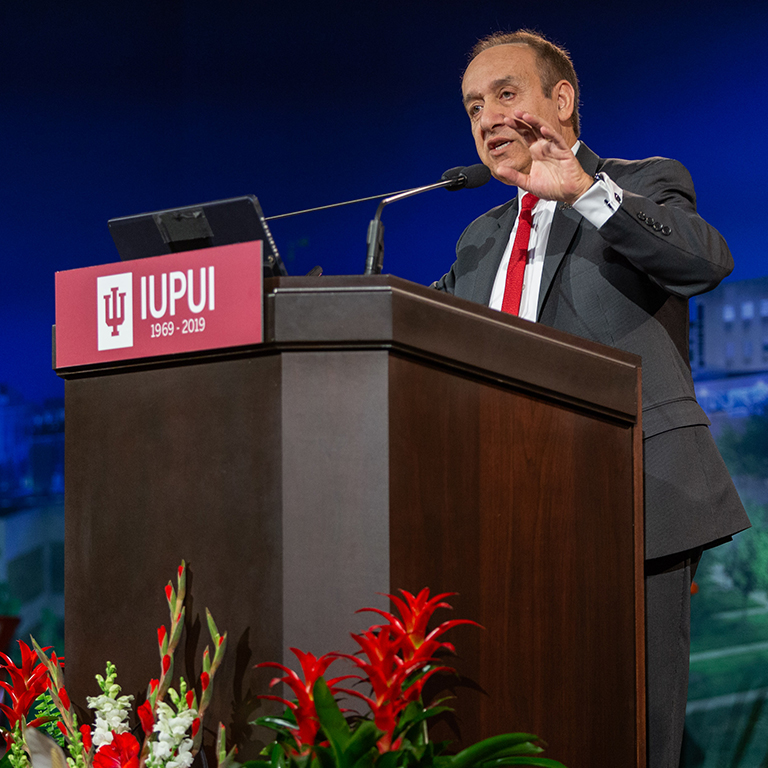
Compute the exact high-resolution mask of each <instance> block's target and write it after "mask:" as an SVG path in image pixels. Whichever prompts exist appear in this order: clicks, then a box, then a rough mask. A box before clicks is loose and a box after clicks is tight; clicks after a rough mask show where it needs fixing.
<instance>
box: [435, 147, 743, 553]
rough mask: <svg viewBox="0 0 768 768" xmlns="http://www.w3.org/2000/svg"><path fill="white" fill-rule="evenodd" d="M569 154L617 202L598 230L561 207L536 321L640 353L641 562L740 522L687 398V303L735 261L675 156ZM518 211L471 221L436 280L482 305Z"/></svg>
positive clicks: (699, 416) (724, 533)
mask: <svg viewBox="0 0 768 768" xmlns="http://www.w3.org/2000/svg"><path fill="white" fill-rule="evenodd" d="M577 157H578V159H579V161H580V162H581V165H582V166H583V168H584V170H585V171H586V172H587V173H588V174H590V175H593V174H595V173H596V172H599V171H604V172H605V173H606V174H608V176H610V177H611V179H612V180H613V181H614V182H616V184H617V185H618V186H619V187H621V188H622V190H623V191H624V193H623V202H622V204H621V206H620V207H619V209H618V211H617V212H616V213H615V214H614V215H613V216H611V218H610V219H609V220H608V221H607V222H606V223H605V224H604V225H603V226H602V227H601V228H600V229H599V230H597V229H596V228H595V227H594V226H592V225H591V224H590V223H589V222H588V221H586V220H585V219H584V218H582V217H581V215H579V214H578V213H577V212H576V211H575V210H573V209H572V208H569V207H568V206H565V205H562V204H559V205H558V208H557V211H556V213H555V217H554V220H553V222H552V229H551V231H550V235H549V242H548V243H547V252H546V257H545V260H544V271H543V277H542V283H541V291H540V294H539V306H538V322H540V323H542V324H544V325H548V326H551V327H553V328H559V329H561V330H563V331H568V332H570V333H574V334H576V335H578V336H582V337H583V338H586V339H591V340H593V341H598V342H602V343H603V344H608V345H609V346H612V347H617V348H618V349H624V350H626V351H628V352H634V353H635V354H637V355H640V356H641V357H642V360H643V433H644V459H645V510H646V557H647V558H653V557H660V556H663V555H668V554H672V553H675V552H681V551H685V550H688V549H692V548H695V547H701V546H707V545H711V544H712V543H715V542H717V541H719V540H722V539H725V538H727V537H728V536H730V535H731V534H733V533H736V532H737V531H740V530H743V529H744V528H746V527H748V526H749V521H748V519H747V517H746V514H745V512H744V508H743V507H742V505H741V502H740V500H739V497H738V494H737V493H736V490H735V489H734V487H733V484H732V482H731V479H730V477H729V476H728V472H727V470H726V468H725V465H724V464H723V461H722V459H721V458H720V454H719V453H718V451H717V448H716V447H715V444H714V441H713V439H712V436H711V434H710V432H709V429H708V426H709V420H708V419H707V417H706V415H705V413H704V411H703V410H702V409H701V407H700V406H699V405H698V403H697V402H696V397H695V393H694V388H693V381H692V379H691V372H690V364H689V362H688V299H689V297H691V296H694V295H696V294H698V293H703V292H705V291H708V290H711V289H712V288H714V287H715V286H716V285H717V284H718V283H719V282H720V281H721V280H722V279H723V278H724V277H725V276H726V275H728V274H729V273H730V271H731V270H732V269H733V259H732V258H731V254H730V251H729V250H728V246H727V244H726V243H725V241H724V240H723V238H722V237H721V235H720V234H719V233H718V232H717V231H716V230H715V229H713V228H712V227H711V226H710V225H709V224H707V223H706V222H705V221H704V220H703V219H702V218H701V217H700V216H699V215H698V214H697V213H696V196H695V192H694V189H693V183H692V181H691V177H690V174H689V173H688V171H687V170H686V169H685V168H684V167H683V166H682V165H681V164H680V163H678V162H677V161H675V160H669V159H666V158H660V157H655V158H649V159H647V160H637V161H629V160H615V159H601V158H599V157H598V156H597V155H595V154H594V152H592V151H591V150H590V149H588V148H587V147H586V146H585V145H584V144H583V143H582V145H581V147H580V148H579V151H578V154H577ZM611 202H613V204H614V206H615V202H614V201H611ZM516 216H517V198H516V197H515V198H514V199H513V200H511V201H509V202H508V203H506V204H504V205H502V206H499V207H498V208H494V209H493V210H491V211H488V213H486V214H484V215H483V216H481V217H480V218H478V219H476V220H475V221H473V222H472V223H471V224H470V225H469V226H468V227H467V229H466V230H465V231H464V233H463V234H462V236H461V238H460V239H459V242H458V245H457V247H456V254H457V258H456V261H455V263H454V264H453V266H452V267H451V269H450V271H449V272H448V273H447V274H446V275H444V276H443V277H442V278H441V279H440V280H439V281H438V282H437V283H435V287H437V288H439V289H441V290H445V291H448V292H450V293H453V294H455V295H456V296H460V297H462V298H465V299H470V300H472V301H476V302H478V303H480V304H485V305H487V304H488V302H489V300H490V296H491V289H492V287H493V281H494V279H495V276H496V272H497V271H498V267H499V263H500V262H501V257H502V255H503V252H504V248H505V246H506V244H507V241H508V240H509V236H510V233H511V231H512V227H513V225H514V223H515V218H516Z"/></svg>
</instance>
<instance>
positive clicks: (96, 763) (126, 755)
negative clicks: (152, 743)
mask: <svg viewBox="0 0 768 768" xmlns="http://www.w3.org/2000/svg"><path fill="white" fill-rule="evenodd" d="M93 768H139V742H138V741H137V740H136V737H135V736H134V735H133V734H131V733H114V734H113V735H112V741H111V742H110V743H109V744H103V745H102V746H101V747H99V749H98V751H97V752H96V754H95V755H94V756H93Z"/></svg>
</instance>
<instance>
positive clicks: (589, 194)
mask: <svg viewBox="0 0 768 768" xmlns="http://www.w3.org/2000/svg"><path fill="white" fill-rule="evenodd" d="M623 199H624V195H623V192H622V189H621V187H619V186H617V185H616V183H615V182H614V181H613V180H612V179H611V178H610V177H609V176H607V175H606V174H604V173H598V174H597V177H596V181H595V183H594V184H593V185H592V186H591V187H590V188H589V189H588V190H587V191H586V192H585V193H584V194H583V195H582V196H581V197H580V198H579V199H578V200H577V201H576V202H575V203H574V204H573V209H574V210H575V211H576V212H577V213H580V214H581V215H582V216H583V217H584V218H585V219H586V220H587V221H588V222H589V223H590V224H593V225H594V226H595V227H596V228H597V229H600V227H602V226H603V224H605V222H606V221H608V219H610V218H611V216H613V214H614V213H616V211H618V210H619V206H620V205H621V201H622V200H623Z"/></svg>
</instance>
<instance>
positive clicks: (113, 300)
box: [96, 272, 133, 350]
mask: <svg viewBox="0 0 768 768" xmlns="http://www.w3.org/2000/svg"><path fill="white" fill-rule="evenodd" d="M96 306H97V313H98V323H99V349H100V350H101V349H122V348H123V347H132V346H133V274H132V273H131V272H125V273H123V274H120V275H107V276H105V277H99V278H96Z"/></svg>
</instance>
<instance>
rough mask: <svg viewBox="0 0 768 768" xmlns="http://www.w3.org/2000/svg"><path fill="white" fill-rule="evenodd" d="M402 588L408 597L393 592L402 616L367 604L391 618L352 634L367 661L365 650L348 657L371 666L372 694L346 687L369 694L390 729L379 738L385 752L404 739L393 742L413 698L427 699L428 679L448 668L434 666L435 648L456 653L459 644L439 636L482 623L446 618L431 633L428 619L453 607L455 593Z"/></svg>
mask: <svg viewBox="0 0 768 768" xmlns="http://www.w3.org/2000/svg"><path fill="white" fill-rule="evenodd" d="M400 592H401V593H402V595H403V598H404V599H401V598H399V597H396V596H395V595H387V597H389V599H390V600H391V601H392V602H393V603H394V605H395V607H396V608H397V610H398V612H399V614H400V618H398V617H397V616H395V615H393V614H391V613H388V612H387V611H382V610H380V609H378V608H363V609H361V610H362V611H371V612H373V613H378V614H379V615H380V616H383V617H384V618H385V619H387V621H388V624H385V625H379V626H374V627H371V628H370V629H369V630H368V631H366V632H363V633H362V634H359V635H352V638H353V639H354V640H355V642H357V644H358V645H359V646H360V653H362V654H363V655H364V656H365V657H367V661H365V660H363V659H362V658H360V657H359V656H353V657H352V656H350V657H347V658H350V659H351V660H352V661H353V662H354V663H355V664H357V666H358V667H360V669H361V670H363V672H365V674H366V676H367V679H368V682H370V684H371V688H372V689H373V690H372V696H370V697H369V696H364V695H363V694H361V693H359V692H357V691H353V690H347V691H346V692H347V693H350V694H352V695H355V696H358V697H359V698H362V699H364V700H365V701H366V702H367V703H368V706H369V707H370V708H371V712H372V714H373V718H374V722H375V723H376V726H377V728H379V729H380V730H382V731H384V736H382V738H381V739H380V740H379V742H378V747H379V751H380V752H386V751H389V750H391V749H397V748H398V746H399V742H400V739H397V740H396V741H394V742H393V738H394V731H395V728H396V727H397V723H398V718H399V716H400V714H401V713H402V712H403V710H404V709H405V708H406V707H407V706H408V704H409V703H410V702H412V701H418V700H419V699H421V695H422V690H423V688H424V684H425V683H426V682H427V680H428V679H429V678H430V677H431V676H432V675H434V674H435V673H436V672H440V671H443V670H445V669H447V667H444V666H434V665H436V664H437V663H438V662H437V659H436V658H435V653H436V652H437V651H439V650H447V651H450V652H451V653H455V649H454V647H453V645H452V644H451V643H447V642H443V641H439V640H438V639H437V638H438V637H440V635H442V634H443V633H444V632H446V631H447V630H449V629H451V628H452V627H455V626H457V625H459V624H474V625H475V626H480V625H479V624H477V622H474V621H470V620H468V619H455V620H452V621H444V622H443V623H442V624H440V625H438V626H437V627H436V628H435V629H433V630H432V631H431V632H430V633H429V634H427V625H428V623H429V620H430V618H431V617H432V614H433V613H434V612H435V610H436V609H437V608H450V607H451V606H450V605H449V604H448V603H446V602H443V598H445V597H448V596H449V594H450V593H444V594H440V595H435V597H433V598H431V599H430V597H429V589H426V588H425V589H423V590H421V592H419V594H418V595H416V596H414V595H412V594H411V593H410V592H406V591H405V590H400Z"/></svg>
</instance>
